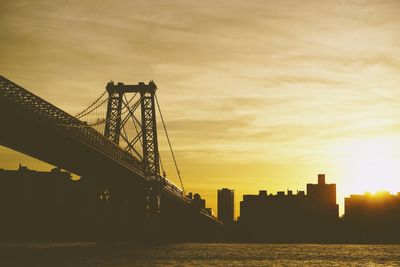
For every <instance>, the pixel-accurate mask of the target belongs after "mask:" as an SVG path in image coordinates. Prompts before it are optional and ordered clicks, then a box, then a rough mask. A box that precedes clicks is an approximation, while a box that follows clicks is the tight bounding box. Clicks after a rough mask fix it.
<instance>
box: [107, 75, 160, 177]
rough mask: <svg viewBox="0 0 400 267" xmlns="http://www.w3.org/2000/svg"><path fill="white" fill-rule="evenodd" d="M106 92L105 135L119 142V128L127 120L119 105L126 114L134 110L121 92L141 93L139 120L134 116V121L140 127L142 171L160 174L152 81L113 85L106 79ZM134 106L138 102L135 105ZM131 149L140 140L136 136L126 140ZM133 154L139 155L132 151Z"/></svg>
mask: <svg viewBox="0 0 400 267" xmlns="http://www.w3.org/2000/svg"><path fill="white" fill-rule="evenodd" d="M106 90H107V92H108V95H109V98H108V105H107V115H106V124H105V129H104V135H105V136H106V137H107V138H108V139H110V140H111V141H113V142H114V143H116V144H117V145H119V141H120V136H121V129H122V127H123V124H124V123H125V122H126V119H123V118H122V117H123V116H122V115H123V114H122V108H123V107H125V108H127V109H128V110H127V112H128V113H129V114H128V116H134V113H133V112H134V109H135V108H131V107H130V105H129V101H128V100H127V98H126V97H124V94H127V93H139V94H140V99H139V101H140V107H141V122H140V121H139V120H137V119H136V122H137V123H138V124H140V127H141V134H140V135H141V142H142V158H141V160H142V165H143V171H144V173H145V174H146V175H148V176H151V177H154V178H157V176H158V175H159V174H160V160H159V153H158V140H157V124H156V109H155V99H154V98H155V97H154V95H155V92H156V90H157V86H156V84H155V83H154V82H153V81H150V82H149V83H148V84H145V83H143V82H141V83H139V84H137V85H125V84H123V83H117V84H114V82H109V83H108V84H107V86H106ZM136 107H137V105H136ZM126 141H127V142H128V146H130V148H131V149H134V148H133V144H134V143H135V142H138V141H139V137H135V138H133V139H132V140H126ZM135 152H136V155H140V153H139V152H138V151H135Z"/></svg>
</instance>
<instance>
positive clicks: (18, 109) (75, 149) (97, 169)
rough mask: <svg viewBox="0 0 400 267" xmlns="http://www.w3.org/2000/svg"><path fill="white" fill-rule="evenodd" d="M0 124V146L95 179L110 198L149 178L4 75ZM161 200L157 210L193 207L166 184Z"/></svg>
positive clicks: (214, 221) (139, 186)
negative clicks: (166, 205)
mask: <svg viewBox="0 0 400 267" xmlns="http://www.w3.org/2000/svg"><path fill="white" fill-rule="evenodd" d="M0 123H1V130H0V145H3V146H6V147H9V148H11V149H13V150H16V151H19V152H21V153H23V154H26V155H29V156H32V157H34V158H37V159H39V160H42V161H44V162H47V163H49V164H51V165H54V166H58V167H60V168H62V169H65V170H68V171H70V172H72V173H75V174H78V175H80V176H83V177H89V178H90V179H93V180H97V182H98V184H102V185H104V188H107V189H109V188H114V189H115V190H111V196H113V195H112V194H113V192H118V193H121V192H125V194H132V193H133V192H134V194H138V195H140V194H139V191H141V190H144V189H145V188H148V186H149V184H150V183H151V182H152V179H151V178H150V177H147V176H146V175H145V174H144V173H143V172H142V166H141V162H140V161H138V160H137V159H136V158H134V157H133V156H132V155H131V154H129V153H128V152H126V151H124V150H123V149H122V148H120V147H119V146H118V145H116V144H115V143H113V142H111V141H110V140H108V139H107V138H105V137H104V136H103V135H102V134H100V133H99V132H97V131H96V130H95V129H93V128H91V127H89V126H87V125H86V123H84V122H82V121H80V120H79V119H77V118H75V117H73V116H72V115H70V114H68V113H67V112H65V111H63V110H61V109H60V108H57V107H56V106H54V105H52V104H50V103H49V102H47V101H45V100H44V99H42V98H40V97H38V96H36V95H34V94H33V93H31V92H29V91H28V90H26V89H24V88H22V87H21V86H19V85H17V84H15V83H13V82H12V81H10V80H8V79H6V78H5V77H3V76H0ZM135 188H136V190H135ZM132 190H134V191H132ZM161 199H162V201H161V209H162V207H163V204H162V203H163V202H164V203H169V204H168V206H170V207H176V206H180V207H181V209H182V210H183V211H184V212H185V213H186V212H187V211H185V210H190V209H192V207H193V205H192V199H190V198H188V197H186V196H184V195H183V194H182V192H181V191H178V190H174V189H172V188H170V187H162V188H161ZM166 199H168V201H166ZM171 203H172V204H171ZM161 212H162V211H161ZM189 212H190V213H193V211H189ZM197 212H198V213H199V216H200V218H201V220H202V221H205V222H207V223H210V224H217V225H220V224H221V223H220V222H219V221H218V220H217V219H216V218H215V217H213V216H211V215H209V214H208V213H207V212H206V211H205V210H203V209H198V210H197ZM174 214H175V215H176V213H174Z"/></svg>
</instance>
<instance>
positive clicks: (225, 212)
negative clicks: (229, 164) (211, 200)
mask: <svg viewBox="0 0 400 267" xmlns="http://www.w3.org/2000/svg"><path fill="white" fill-rule="evenodd" d="M234 201H235V194H234V191H233V190H231V189H228V188H222V189H220V190H218V219H219V220H220V221H221V222H223V223H224V224H231V223H233V220H234V209H235V204H234Z"/></svg>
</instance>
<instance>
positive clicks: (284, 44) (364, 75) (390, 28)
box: [0, 1, 400, 214]
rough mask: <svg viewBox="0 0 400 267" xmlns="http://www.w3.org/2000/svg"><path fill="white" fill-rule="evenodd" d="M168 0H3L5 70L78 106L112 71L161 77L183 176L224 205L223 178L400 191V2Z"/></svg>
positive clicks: (247, 187) (9, 156)
mask: <svg viewBox="0 0 400 267" xmlns="http://www.w3.org/2000/svg"><path fill="white" fill-rule="evenodd" d="M257 3H258V4H257ZM158 4H159V5H158V7H156V8H155V7H154V6H153V5H152V4H151V3H139V2H135V1H126V2H124V3H123V4H121V5H114V3H113V2H111V1H104V2H102V4H94V3H93V2H91V1H88V2H86V3H79V2H74V1H59V2H57V1H35V2H26V1H12V2H4V1H3V2H2V3H0V14H1V17H2V23H1V24H0V30H1V32H2V33H3V38H2V42H1V43H0V57H1V58H2V64H1V66H0V73H1V74H2V75H4V76H6V77H8V78H10V79H11V80H13V81H15V82H18V83H19V84H21V85H23V86H26V87H28V88H30V89H32V91H33V92H34V93H36V94H38V95H40V96H41V97H43V98H44V99H46V100H48V101H50V102H52V103H54V104H55V105H57V106H59V107H61V108H62V109H64V110H66V111H68V112H69V113H71V114H76V113H77V112H79V111H80V110H82V109H83V108H84V107H86V106H87V104H89V103H90V102H91V101H93V99H94V98H96V97H97V96H98V95H99V93H101V92H102V91H103V90H104V87H105V85H106V83H107V82H108V81H109V80H115V81H116V82H118V81H122V82H126V83H136V82H138V81H146V82H147V81H149V80H151V79H154V80H155V82H156V83H157V85H158V86H159V90H158V92H157V93H158V95H159V99H160V102H161V104H162V106H163V111H164V115H165V117H166V120H167V124H168V127H169V129H170V135H171V138H172V142H173V144H174V147H175V149H176V156H177V159H178V162H179V165H180V169H181V172H182V176H183V179H184V183H185V186H186V187H187V189H188V190H190V191H193V192H199V193H200V194H201V195H202V196H203V197H204V198H205V199H207V202H208V203H209V204H211V205H210V206H211V207H213V209H214V211H216V206H217V205H216V204H217V203H216V198H217V197H216V190H217V189H219V188H222V187H228V188H231V189H234V190H235V192H236V193H237V195H239V196H240V195H243V194H245V193H256V192H258V190H259V189H267V190H268V191H269V192H277V191H281V190H286V189H299V190H303V189H304V184H305V183H306V182H308V181H312V180H313V178H312V177H314V176H315V174H317V173H326V174H327V175H328V177H329V179H330V181H331V182H333V183H336V184H338V188H337V190H338V199H339V200H340V202H339V204H340V206H341V207H343V202H342V201H343V199H344V197H345V196H348V195H350V194H351V193H354V194H356V193H362V192H365V191H372V192H375V191H378V190H387V191H389V192H392V193H395V192H397V191H400V190H399V189H400V180H399V179H396V178H397V177H399V176H400V167H399V166H398V165H399V164H397V163H398V162H399V160H400V155H399V153H400V152H399V151H400V149H399V148H400V141H399V139H400V138H399V134H398V129H399V124H398V121H400V115H399V114H400V113H399V112H398V110H399V107H398V103H400V102H399V101H398V100H399V97H400V95H399V94H398V90H397V89H398V87H399V85H400V79H399V77H398V75H397V72H398V69H399V66H400V63H399V62H400V61H399V59H400V52H399V50H398V45H399V43H400V34H399V31H398V29H397V28H398V25H399V23H398V22H399V18H398V16H397V14H398V12H399V10H400V5H399V4H398V3H397V2H395V1H381V2H373V1H352V2H346V3H344V2H340V1H328V2H324V3H320V2H319V1H306V3H305V4H303V3H302V4H299V3H296V2H295V1H280V2H279V3H278V2H268V3H263V4H261V2H257V1H256V2H253V3H251V4H250V3H243V2H242V1H240V2H239V1H236V2H232V1H230V2H229V5H228V4H227V3H226V2H225V3H224V2H219V3H211V2H207V1H206V2H202V3H196V2H191V3H190V4H189V3H186V2H182V1H172V2H170V4H169V5H165V4H164V5H162V4H161V3H158ZM131 10H135V17H132V16H131ZM242 10H244V11H246V12H240V11H242ZM182 111H185V112H182ZM161 141H162V140H160V142H161ZM164 141H165V140H164ZM160 148H161V153H162V154H163V153H164V154H165V153H167V146H166V143H165V142H164V143H162V144H161V146H160ZM0 157H1V159H2V160H1V164H2V166H0V167H1V168H15V166H16V165H17V164H18V163H19V162H21V163H23V164H25V165H29V166H31V167H32V168H39V169H48V167H47V165H46V164H44V163H41V162H39V161H37V160H33V159H32V158H28V157H26V156H22V155H21V154H18V153H16V152H12V151H11V150H8V149H6V148H3V147H1V148H0ZM165 157H166V156H165ZM166 165H167V167H168V168H167V170H168V171H167V175H168V177H169V178H171V179H173V181H174V182H175V183H176V184H179V182H178V180H177V176H176V174H175V172H174V170H173V167H172V166H173V165H172V161H168V162H167V164H166ZM283 186H289V187H290V188H282V187H283ZM239 201H240V198H236V200H235V206H236V207H238V206H239V205H238V203H239ZM342 212H343V211H341V213H342ZM235 213H236V214H238V210H237V209H236V210H235Z"/></svg>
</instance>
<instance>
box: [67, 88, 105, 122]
mask: <svg viewBox="0 0 400 267" xmlns="http://www.w3.org/2000/svg"><path fill="white" fill-rule="evenodd" d="M106 93H107V91H104V92H103V93H102V94H101V96H100V97H99V98H97V99H96V100H95V101H94V102H93V103H92V104H90V105H89V106H88V107H87V108H85V109H84V110H82V111H81V112H79V113H78V114H76V115H75V116H74V117H76V118H80V117H82V116H85V115H86V114H88V113H90V112H92V111H93V110H94V109H96V108H98V107H99V106H100V105H102V104H103V103H104V102H105V101H103V102H102V103H100V105H98V106H97V107H95V108H94V109H93V110H91V111H89V112H87V113H86V114H83V113H85V112H86V111H88V110H89V109H90V108H91V107H93V106H94V105H95V104H96V103H97V102H99V100H100V99H101V98H102V97H103V96H104V95H105V94H106ZM82 114H83V115H82Z"/></svg>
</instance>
